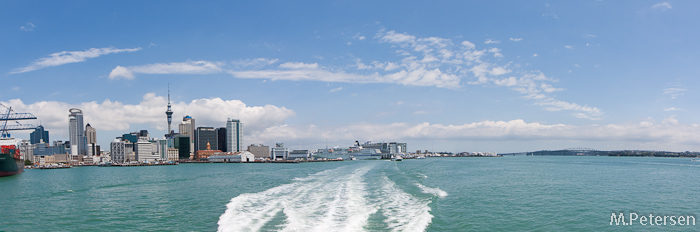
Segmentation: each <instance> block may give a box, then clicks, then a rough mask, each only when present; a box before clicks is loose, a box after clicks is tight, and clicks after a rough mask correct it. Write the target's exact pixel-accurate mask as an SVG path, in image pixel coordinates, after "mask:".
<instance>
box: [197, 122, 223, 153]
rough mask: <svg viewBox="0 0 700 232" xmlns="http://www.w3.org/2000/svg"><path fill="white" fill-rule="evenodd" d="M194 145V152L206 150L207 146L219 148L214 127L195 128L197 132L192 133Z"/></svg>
mask: <svg viewBox="0 0 700 232" xmlns="http://www.w3.org/2000/svg"><path fill="white" fill-rule="evenodd" d="M194 144H195V148H194V151H195V152H197V151H199V150H204V149H206V148H207V146H208V145H207V144H211V146H212V147H219V145H218V140H217V139H216V130H214V127H197V130H196V131H195V132H194ZM207 150H211V149H207Z"/></svg>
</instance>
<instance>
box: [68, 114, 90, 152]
mask: <svg viewBox="0 0 700 232" xmlns="http://www.w3.org/2000/svg"><path fill="white" fill-rule="evenodd" d="M68 112H70V114H69V115H68V132H69V135H70V152H71V155H72V156H78V155H85V153H86V149H85V148H86V144H87V138H85V129H84V128H83V127H84V125H85V124H83V111H82V110H80V109H76V108H73V109H70V110H68Z"/></svg>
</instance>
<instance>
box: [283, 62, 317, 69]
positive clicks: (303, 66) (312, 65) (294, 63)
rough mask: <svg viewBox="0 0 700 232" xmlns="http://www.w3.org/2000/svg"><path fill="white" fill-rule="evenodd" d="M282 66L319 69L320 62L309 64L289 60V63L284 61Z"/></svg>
mask: <svg viewBox="0 0 700 232" xmlns="http://www.w3.org/2000/svg"><path fill="white" fill-rule="evenodd" d="M280 68H286V69H317V68H318V64H317V63H313V64H307V63H302V62H287V63H282V64H280Z"/></svg>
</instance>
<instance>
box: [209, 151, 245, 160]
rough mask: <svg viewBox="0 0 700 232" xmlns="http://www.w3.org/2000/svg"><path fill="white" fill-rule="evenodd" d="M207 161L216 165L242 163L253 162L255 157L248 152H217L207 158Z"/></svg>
mask: <svg viewBox="0 0 700 232" xmlns="http://www.w3.org/2000/svg"><path fill="white" fill-rule="evenodd" d="M208 159H209V161H211V162H216V163H244V162H253V161H255V155H253V153H250V152H249V151H239V152H217V153H214V154H213V155H211V156H209V158H208Z"/></svg>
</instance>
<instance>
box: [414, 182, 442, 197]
mask: <svg viewBox="0 0 700 232" xmlns="http://www.w3.org/2000/svg"><path fill="white" fill-rule="evenodd" d="M416 186H418V188H420V190H421V191H423V193H426V194H432V195H434V196H436V197H440V198H443V197H446V196H447V195H448V194H447V192H445V191H443V190H442V189H440V188H431V187H428V186H425V185H422V184H420V183H416Z"/></svg>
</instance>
